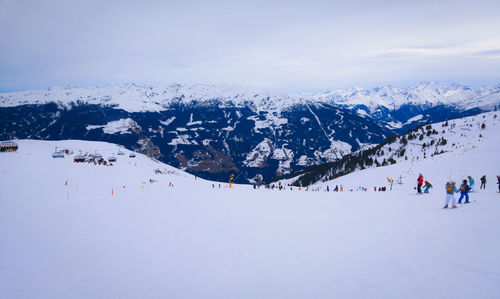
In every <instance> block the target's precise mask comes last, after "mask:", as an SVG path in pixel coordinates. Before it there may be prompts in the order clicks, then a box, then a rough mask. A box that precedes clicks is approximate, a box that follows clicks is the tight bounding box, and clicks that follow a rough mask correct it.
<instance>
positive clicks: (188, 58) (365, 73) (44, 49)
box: [0, 0, 500, 92]
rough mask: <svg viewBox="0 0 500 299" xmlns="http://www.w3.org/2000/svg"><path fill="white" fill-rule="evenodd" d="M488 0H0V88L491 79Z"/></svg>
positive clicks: (495, 52)
mask: <svg viewBox="0 0 500 299" xmlns="http://www.w3.org/2000/svg"><path fill="white" fill-rule="evenodd" d="M345 2H349V3H345ZM499 3H500V1H498V0H496V1H481V0H477V1H472V0H470V1H461V0H454V1H439V0H432V1H426V0H421V1H374V0H366V1H356V0H355V1H313V0H304V1H290V0H289V1H255V0H254V1H188V0H185V1H146V0H142V1H139V0H138V1H127V0H119V1H106V0H100V1H93V0H85V1H83V0H82V1H80V0H59V1H58V0H0V91H11V90H26V89H39V88H45V87H49V86H56V85H68V84H69V85H75V86H88V85H91V84H94V85H104V84H107V83H119V84H120V83H125V82H136V83H151V84H168V83H172V82H179V83H234V84H238V85H245V86H252V87H258V88H264V89H271V90H279V91H285V92H297V91H317V90H329V89H335V88H341V87H346V86H352V85H354V86H361V87H366V88H369V87H373V86H378V85H387V84H391V85H395V86H400V87H406V86H409V85H411V84H414V83H417V82H419V81H439V82H444V83H451V82H456V83H461V84H466V85H470V86H473V87H475V86H482V85H487V84H493V83H500V4H499Z"/></svg>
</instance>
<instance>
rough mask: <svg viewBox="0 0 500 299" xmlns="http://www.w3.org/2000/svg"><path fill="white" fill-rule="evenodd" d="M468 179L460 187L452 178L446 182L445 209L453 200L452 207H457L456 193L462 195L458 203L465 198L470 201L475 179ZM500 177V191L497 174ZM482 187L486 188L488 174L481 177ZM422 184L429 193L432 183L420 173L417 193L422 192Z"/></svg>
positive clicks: (469, 177)
mask: <svg viewBox="0 0 500 299" xmlns="http://www.w3.org/2000/svg"><path fill="white" fill-rule="evenodd" d="M467 179H468V180H467ZM467 179H464V180H463V181H462V184H461V185H460V187H457V185H456V182H455V180H451V181H450V182H447V183H446V186H445V190H446V199H445V203H444V207H443V209H447V208H448V205H449V204H450V201H451V208H452V209H456V208H457V202H456V199H455V193H460V197H459V198H458V204H462V200H463V199H464V200H465V201H464V203H466V204H468V203H470V199H469V193H470V192H473V191H474V186H475V183H474V179H473V178H472V177H471V176H468V177H467ZM497 179H498V192H500V176H497ZM480 180H481V187H480V189H486V175H483V176H482V177H481V179H480ZM422 185H423V186H424V193H429V188H432V184H431V183H430V182H428V181H425V182H424V176H423V175H422V174H421V173H419V175H418V178H417V193H418V194H422Z"/></svg>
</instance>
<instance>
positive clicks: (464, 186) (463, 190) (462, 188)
mask: <svg viewBox="0 0 500 299" xmlns="http://www.w3.org/2000/svg"><path fill="white" fill-rule="evenodd" d="M460 191H462V192H465V191H467V185H465V184H464V185H461V186H460Z"/></svg>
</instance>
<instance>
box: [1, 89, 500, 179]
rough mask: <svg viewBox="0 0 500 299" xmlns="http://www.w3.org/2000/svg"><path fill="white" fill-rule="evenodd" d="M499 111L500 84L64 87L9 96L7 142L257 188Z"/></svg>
mask: <svg viewBox="0 0 500 299" xmlns="http://www.w3.org/2000/svg"><path fill="white" fill-rule="evenodd" d="M499 106H500V85H496V86H490V87H484V88H480V89H470V88H467V87H464V86H459V85H442V84H437V83H422V84H419V85H417V86H414V87H410V88H406V89H399V88H394V87H382V88H375V89H372V90H364V89H360V88H349V89H345V90H338V91H334V92H326V93H316V94H300V95H286V94H272V93H269V92H263V91H259V90H254V89H250V88H241V87H235V86H231V85H224V84H221V85H203V84H196V85H180V84H172V85H170V86H167V87H158V86H139V85H135V84H127V85H124V86H118V85H108V86H104V87H90V88H75V87H59V88H49V89H47V90H38V91H26V92H13V93H3V94H0V116H1V117H0V139H10V138H12V137H17V138H36V139H51V140H58V139H85V140H100V141H108V142H113V143H117V144H121V145H124V146H126V147H127V148H129V149H133V150H138V151H141V152H144V153H148V154H149V155H151V156H154V157H157V158H158V159H160V160H161V161H163V162H166V163H169V164H171V165H174V166H177V167H180V168H182V169H184V170H186V171H188V172H190V173H194V174H197V175H199V176H202V177H205V178H210V179H216V180H220V181H227V179H228V178H229V176H230V174H232V173H236V174H237V175H236V177H237V178H238V181H240V182H256V181H260V180H269V179H271V178H273V177H276V176H280V175H284V174H288V173H291V172H294V171H297V170H300V169H303V168H305V167H308V166H311V165H316V164H320V163H323V162H328V161H334V160H337V159H339V158H341V157H342V156H344V155H345V154H348V153H350V152H352V151H357V150H359V149H362V148H367V147H370V146H374V145H376V144H379V143H381V142H383V141H384V140H385V139H386V138H388V137H390V136H393V135H395V134H401V133H405V132H406V131H407V130H408V129H411V128H414V127H416V126H417V125H420V124H423V123H432V122H438V121H443V120H446V119H453V118H457V117H463V116H468V115H474V114H477V113H479V112H483V111H491V110H496V109H498V107H499Z"/></svg>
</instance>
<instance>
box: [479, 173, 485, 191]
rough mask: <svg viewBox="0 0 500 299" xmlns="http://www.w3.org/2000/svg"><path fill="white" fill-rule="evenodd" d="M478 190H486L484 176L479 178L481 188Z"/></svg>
mask: <svg viewBox="0 0 500 299" xmlns="http://www.w3.org/2000/svg"><path fill="white" fill-rule="evenodd" d="M479 189H486V175H483V176H482V177H481V187H479Z"/></svg>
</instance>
